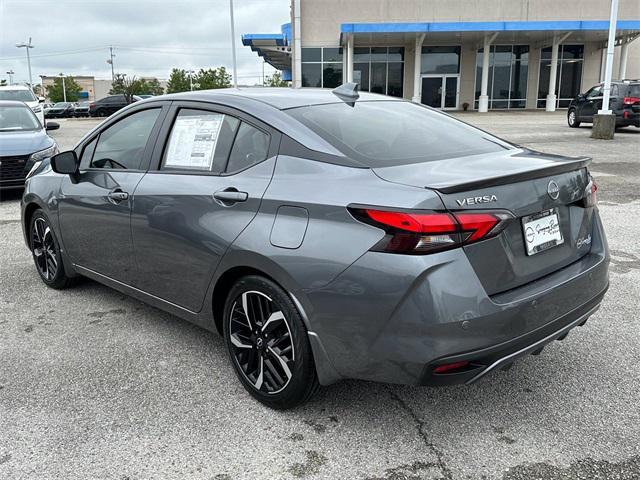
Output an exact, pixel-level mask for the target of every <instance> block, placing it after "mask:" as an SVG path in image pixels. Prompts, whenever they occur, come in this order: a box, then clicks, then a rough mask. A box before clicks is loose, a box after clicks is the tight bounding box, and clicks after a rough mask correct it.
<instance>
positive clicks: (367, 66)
mask: <svg viewBox="0 0 640 480" xmlns="http://www.w3.org/2000/svg"><path fill="white" fill-rule="evenodd" d="M353 60H354V61H353V81H354V82H356V83H357V84H359V88H360V90H361V91H363V92H372V93H381V94H383V95H391V96H393V97H402V93H403V90H404V88H403V86H404V47H355V48H354V49H353ZM325 86H326V85H325Z"/></svg>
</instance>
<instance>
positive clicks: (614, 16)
mask: <svg viewBox="0 0 640 480" xmlns="http://www.w3.org/2000/svg"><path fill="white" fill-rule="evenodd" d="M617 26H618V0H611V16H610V17H609V39H608V40H607V66H606V68H605V71H604V88H603V89H602V108H601V109H600V110H598V114H599V115H603V114H604V115H611V110H609V98H610V97H611V76H612V74H613V56H614V55H615V46H616V27H617Z"/></svg>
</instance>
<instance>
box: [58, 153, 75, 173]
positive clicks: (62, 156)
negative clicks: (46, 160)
mask: <svg viewBox="0 0 640 480" xmlns="http://www.w3.org/2000/svg"><path fill="white" fill-rule="evenodd" d="M51 168H52V169H53V171H54V172H56V173H62V174H64V175H75V174H76V173H78V156H77V155H76V152H74V151H73V150H69V151H68V152H62V153H58V154H57V155H54V156H53V157H51Z"/></svg>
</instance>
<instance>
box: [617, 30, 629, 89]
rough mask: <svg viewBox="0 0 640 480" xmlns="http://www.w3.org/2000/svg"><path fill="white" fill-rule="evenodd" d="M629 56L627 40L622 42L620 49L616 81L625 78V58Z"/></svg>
mask: <svg viewBox="0 0 640 480" xmlns="http://www.w3.org/2000/svg"><path fill="white" fill-rule="evenodd" d="M628 56H629V39H628V38H625V39H623V40H622V47H620V68H619V69H618V80H622V79H624V78H625V77H626V76H627V57H628Z"/></svg>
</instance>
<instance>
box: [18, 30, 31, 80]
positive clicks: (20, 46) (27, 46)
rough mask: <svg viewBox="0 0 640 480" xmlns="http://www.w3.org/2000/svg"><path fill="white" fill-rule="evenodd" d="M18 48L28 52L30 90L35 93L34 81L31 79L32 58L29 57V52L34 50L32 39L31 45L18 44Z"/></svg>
mask: <svg viewBox="0 0 640 480" xmlns="http://www.w3.org/2000/svg"><path fill="white" fill-rule="evenodd" d="M16 47H18V48H25V49H26V50H27V66H28V67H29V88H30V89H31V91H33V80H32V79H31V56H30V55H29V50H31V49H32V48H34V46H33V45H32V44H31V37H29V43H16Z"/></svg>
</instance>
